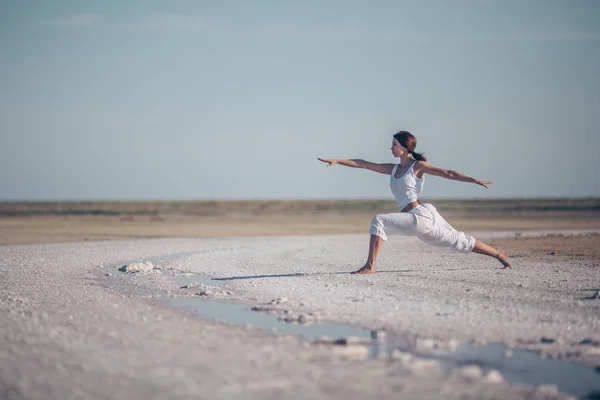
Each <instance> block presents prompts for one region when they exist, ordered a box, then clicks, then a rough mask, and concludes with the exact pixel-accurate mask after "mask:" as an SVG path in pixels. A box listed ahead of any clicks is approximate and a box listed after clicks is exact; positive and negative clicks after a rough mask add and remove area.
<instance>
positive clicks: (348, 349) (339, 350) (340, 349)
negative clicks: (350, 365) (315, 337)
mask: <svg viewBox="0 0 600 400" xmlns="http://www.w3.org/2000/svg"><path fill="white" fill-rule="evenodd" d="M332 350H333V353H334V354H335V355H337V356H340V357H342V358H345V359H352V360H364V359H365V358H367V357H368V356H369V348H368V347H366V346H356V345H355V346H335V347H332Z"/></svg>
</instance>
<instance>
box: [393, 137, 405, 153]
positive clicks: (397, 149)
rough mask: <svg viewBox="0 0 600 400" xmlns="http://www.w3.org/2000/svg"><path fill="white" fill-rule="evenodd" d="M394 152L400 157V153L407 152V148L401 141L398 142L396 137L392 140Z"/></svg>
mask: <svg viewBox="0 0 600 400" xmlns="http://www.w3.org/2000/svg"><path fill="white" fill-rule="evenodd" d="M392 154H393V155H394V157H400V155H402V154H406V149H405V148H404V147H402V145H401V144H400V142H398V141H397V140H396V139H395V138H394V139H393V140H392Z"/></svg>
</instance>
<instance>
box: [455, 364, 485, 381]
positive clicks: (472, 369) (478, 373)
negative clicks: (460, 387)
mask: <svg viewBox="0 0 600 400" xmlns="http://www.w3.org/2000/svg"><path fill="white" fill-rule="evenodd" d="M458 373H459V374H460V375H461V376H464V377H465V378H469V379H479V378H481V377H482V376H483V371H482V370H481V368H479V367H478V366H477V365H466V366H464V367H462V368H459V369H458Z"/></svg>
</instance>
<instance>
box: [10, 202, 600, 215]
mask: <svg viewBox="0 0 600 400" xmlns="http://www.w3.org/2000/svg"><path fill="white" fill-rule="evenodd" d="M423 201H424V202H431V203H433V204H434V205H435V206H436V207H437V208H438V209H439V210H440V211H442V212H447V213H451V214H453V215H464V214H475V215H492V214H493V215H497V214H506V213H508V214H511V215H514V214H515V213H528V214H529V213H543V214H545V213H555V212H559V213H561V212H575V213H578V214H579V213H584V214H590V215H595V214H598V215H600V198H594V197H590V198H539V199H427V198H425V199H424V200H423ZM396 211H397V207H396V204H395V202H394V200H393V199H371V200H370V199H351V200H348V199H344V200H343V199H337V200H336V199H331V200H147V201H144V200H124V201H118V200H107V201H96V200H85V201H75V200H74V201H0V217H16V216H41V215H57V216H85V215H90V216H94V215H96V216H144V215H149V216H167V215H183V216H229V215H306V214H308V215H324V214H332V213H333V214H356V213H382V212H396Z"/></svg>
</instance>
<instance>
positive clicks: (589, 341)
mask: <svg viewBox="0 0 600 400" xmlns="http://www.w3.org/2000/svg"><path fill="white" fill-rule="evenodd" d="M579 344H591V345H594V346H600V341H598V340H594V339H592V338H585V339H581V342H579Z"/></svg>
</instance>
